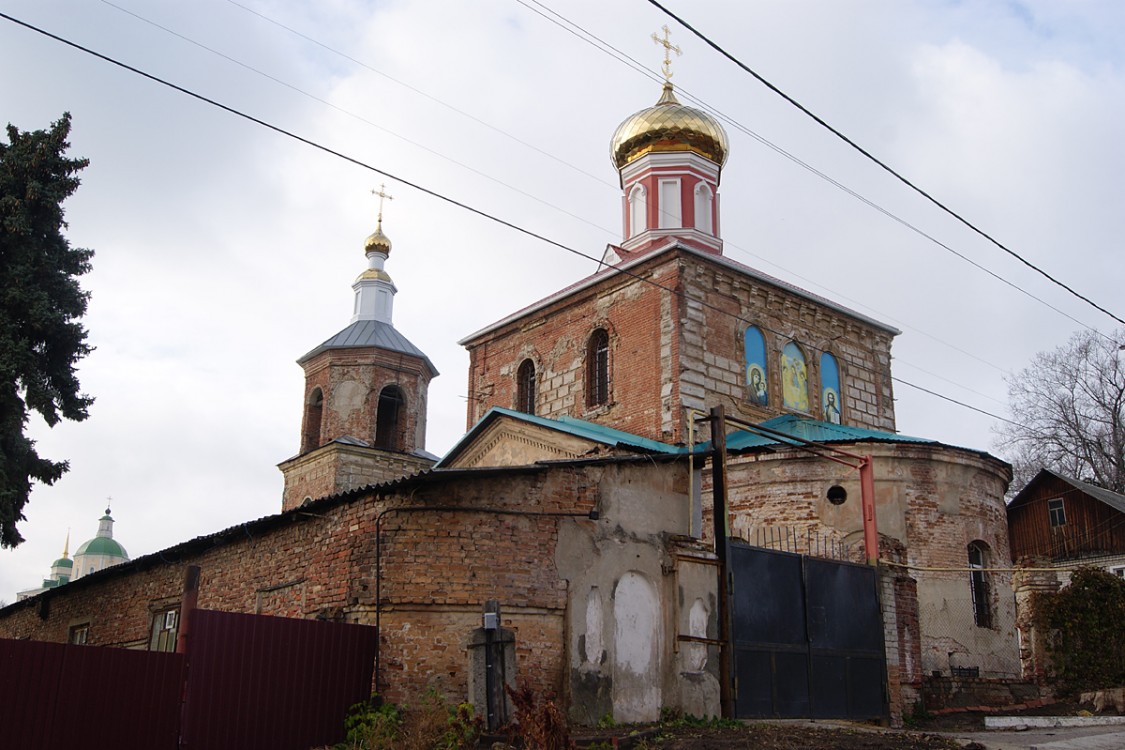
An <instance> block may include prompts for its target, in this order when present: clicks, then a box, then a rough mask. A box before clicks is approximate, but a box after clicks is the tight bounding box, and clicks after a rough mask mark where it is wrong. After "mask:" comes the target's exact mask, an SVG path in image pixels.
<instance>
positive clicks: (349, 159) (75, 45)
mask: <svg viewBox="0 0 1125 750" xmlns="http://www.w3.org/2000/svg"><path fill="white" fill-rule="evenodd" d="M0 18H3V19H5V20H8V21H10V22H12V23H15V24H17V25H19V26H22V27H24V28H26V29H28V30H30V31H34V32H36V33H38V34H41V35H43V36H45V37H48V38H50V39H53V40H55V41H57V42H60V43H62V44H65V45H66V46H68V47H71V48H73V49H77V50H79V51H81V52H84V53H86V54H88V55H91V56H93V57H96V58H98V59H100V60H103V61H105V62H107V63H110V64H111V65H115V66H117V67H119V68H122V69H124V70H127V71H129V72H131V73H134V74H136V75H139V76H141V77H142V78H146V79H148V80H150V81H152V82H154V83H158V84H160V85H162V86H166V87H168V88H170V89H172V90H174V91H178V92H180V93H182V94H185V95H187V96H189V97H191V98H193V99H196V100H198V101H201V102H203V103H205V104H209V105H211V106H213V107H216V108H218V109H221V110H223V111H224V112H227V113H229V114H232V115H234V116H235V117H239V118H241V119H243V120H246V121H248V122H252V123H254V124H256V125H259V126H261V127H263V128H266V129H267V130H271V131H273V132H275V133H277V134H279V135H283V136H286V137H288V138H291V139H293V140H295V141H298V142H300V143H303V144H305V145H306V146H310V147H312V148H314V149H317V150H319V151H322V152H324V153H326V154H329V155H331V156H335V157H337V158H339V159H342V160H344V161H346V162H349V163H351V164H354V165H356V166H358V167H361V168H363V169H366V170H369V171H371V172H374V173H376V174H378V175H381V176H383V177H385V178H387V179H389V180H394V181H396V182H398V183H400V184H403V185H406V186H407V187H410V188H413V189H415V190H417V191H419V192H421V193H423V194H425V195H428V196H430V197H432V198H436V199H437V200H439V201H442V202H444V203H448V204H450V205H452V206H455V207H457V208H460V209H462V210H464V211H468V212H469V213H472V214H475V215H476V216H479V217H481V218H483V219H487V220H488V221H491V222H494V223H496V224H499V225H501V226H504V227H507V228H508V229H511V230H513V231H516V232H518V233H520V234H523V235H525V236H528V237H531V238H533V239H536V240H539V241H540V242H543V243H545V244H547V245H551V246H553V247H556V248H559V249H560V250H564V251H566V252H568V253H571V254H572V255H576V256H578V257H581V258H585V259H587V260H590V261H594V262H595V263H597V264H598V265H599V266H601V265H602V261H601V259H600V258H596V257H594V256H592V255H589V254H588V253H584V252H582V251H581V250H577V249H575V248H572V247H570V246H569V245H566V244H563V243H562V242H559V241H557V240H553V239H551V238H549V237H546V236H544V235H542V234H539V233H537V232H534V231H532V230H530V229H527V228H525V227H522V226H520V225H518V224H515V223H513V222H511V221H508V220H506V219H503V218H500V217H498V216H496V215H494V214H491V213H488V212H487V211H484V210H483V209H479V208H476V207H474V206H471V205H469V204H467V203H463V202H461V201H459V200H456V199H454V198H451V197H449V196H447V195H444V194H442V193H439V192H437V191H436V190H432V189H430V188H427V187H425V186H423V185H420V184H418V183H416V182H412V181H411V180H408V179H405V178H403V177H400V176H398V175H395V174H392V173H390V172H387V171H386V170H383V169H380V168H378V167H375V166H373V165H371V164H367V163H366V162H364V161H361V160H360V159H357V158H355V157H352V156H348V155H347V154H344V153H342V152H340V151H336V150H334V149H332V148H329V147H328V146H325V145H323V144H321V143H318V142H316V141H313V140H311V139H309V138H305V137H304V136H301V135H298V134H296V133H294V132H292V131H289V130H286V129H285V128H282V127H280V126H278V125H274V124H272V123H270V122H267V121H266V120H263V119H261V118H258V117H255V116H254V115H251V114H248V113H246V112H243V111H241V110H239V109H235V108H234V107H231V106H229V105H226V104H223V103H222V102H219V101H217V100H215V99H211V98H210V97H207V96H204V95H203V94H200V93H197V92H195V91H192V90H191V89H188V88H185V87H183V86H180V85H178V84H175V83H172V82H171V81H168V80H165V79H163V78H160V77H159V76H156V75H153V74H152V73H148V72H146V71H144V70H141V69H139V68H136V67H134V66H132V65H129V64H128V63H125V62H122V61H120V60H117V59H115V58H112V57H109V56H108V55H105V54H102V53H100V52H97V51H95V50H92V49H90V48H88V47H85V46H83V45H81V44H78V43H77V42H73V41H70V40H69V39H66V38H64V37H61V36H59V35H57V34H54V33H51V32H49V31H46V30H45V29H41V28H39V27H37V26H34V25H32V24H30V23H27V22H25V21H21V20H19V19H18V18H14V17H13V16H10V15H8V14H6V13H4V12H2V11H0ZM607 270H608V271H612V273H613V274H617V275H624V276H628V277H630V278H632V279H634V280H637V281H640V282H642V283H646V284H649V285H651V286H653V287H656V288H658V289H661V290H663V291H666V292H668V293H670V294H672V295H675V296H678V297H685V298H686V294H685V293H684V292H682V291H678V290H676V289H674V288H672V287H668V286H665V285H663V284H661V283H659V282H657V281H654V280H653V279H651V278H648V277H646V276H644V275H642V274H639V273H636V272H633V271H630V270H628V269H623V268H617V267H609V268H608V269H607ZM607 278H608V276H607ZM694 301H696V302H698V303H699V304H700V305H701V306H702V307H705V308H707V309H710V310H712V311H714V312H717V313H718V314H720V315H724V316H727V317H730V318H732V319H734V320H736V321H738V322H739V323H742V324H745V325H756V326H758V327H759V328H762V329H763V330H767V331H769V332H770V333H774V334H777V335H782V336H785V335H786V334H784V332H782V331H778V330H774V329H771V328H769V327H768V326H765V325H764V324H762V323H760V322H754V321H750V320H748V319H746V318H743V317H742V316H741V315H737V314H735V313H731V312H728V311H727V310H724V309H723V308H721V307H719V306H717V305H714V304H711V303H709V302H707V301H706V300H694ZM806 346H807V348H809V349H811V350H813V351H818V352H821V353H831V352H826V350H823V349H819V348H818V347H815V346H813V345H812V344H806ZM848 365H849V366H850V367H854V368H855V369H858V370H865V371H867V372H870V373H872V374H874V375H876V376H878V375H881V372H880V371H878V370H876V369H874V368H871V367H867V366H864V365H862V364H859V363H854V362H849V363H848ZM890 379H891V380H892V381H893V382H897V383H902V384H903V385H907V386H910V387H912V388H915V389H917V390H920V391H923V392H925V393H928V394H930V395H933V396H936V397H938V398H941V399H943V400H945V401H949V402H950V403H954V404H957V405H959V406H962V407H964V408H966V409H970V410H972V411H976V412H979V413H981V414H984V415H986V416H989V417H992V418H994V419H999V420H1001V421H1004V422H1008V423H1010V424H1013V425H1016V426H1019V427H1023V428H1025V429H1029V430H1031V429H1032V428H1030V427H1028V426H1027V425H1022V424H1020V423H1018V422H1014V421H1012V420H1010V419H1006V418H1004V417H1001V416H999V415H996V414H992V413H991V412H987V411H985V410H983V409H979V408H977V407H974V406H971V405H969V404H966V403H964V402H962V401H958V400H957V399H954V398H951V397H949V396H944V395H942V394H940V393H938V392H936V391H932V390H929V389H927V388H923V387H921V386H918V385H915V384H913V383H910V382H908V381H905V380H902V379H901V378H896V377H894V376H891V378H890Z"/></svg>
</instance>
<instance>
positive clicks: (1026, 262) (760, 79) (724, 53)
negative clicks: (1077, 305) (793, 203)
mask: <svg viewBox="0 0 1125 750" xmlns="http://www.w3.org/2000/svg"><path fill="white" fill-rule="evenodd" d="M648 2H649V3H651V4H652V5H654V6H656V7H657V8H659V9H660V10H661V11H663V12H664V13H665V14H666V15H667V16H669V17H670V18H672V19H674V20H675V21H676V22H677V23H679V24H681V25H682V26H683V27H684V28H685V29H687V30H688V31H690V32H691V33H693V34H695V35H696V36H697V37H699V39H700V40H702V41H703V43H704V44H706V45H707V46H709V47H711V48H712V49H713V50H715V51H716V52H718V53H719V54H720V55H722V56H723V57H725V58H727V59H728V60H730V61H731V62H732V63H734V64H735V65H737V66H738V67H739V68H741V69H742V70H743V71H745V72H746V73H748V74H749V75H751V76H753V77H754V78H755V79H756V80H757V81H758V82H759V83H761V84H762V85H764V86H765V87H766V88H768V89H769V90H770V91H772V92H774V93H775V94H777V95H778V96H780V97H781V98H783V99H784V100H785V101H787V102H789V103H790V104H792V105H793V106H794V107H796V108H797V109H799V110H800V111H801V112H803V113H804V114H805V115H808V116H809V117H810V118H812V119H813V121H815V122H816V123H817V124H818V125H820V126H821V127H823V128H825V129H826V130H828V132H830V133H832V134H833V135H834V136H836V137H837V138H839V139H840V140H842V141H843V142H844V143H846V144H848V145H849V146H850V147H852V148H853V149H855V150H856V151H858V152H859V153H860V154H862V155H863V156H865V157H866V158H867V159H869V160H870V161H872V162H873V163H875V164H876V165H878V166H879V167H880V168H882V169H883V170H885V171H886V172H888V173H889V174H891V175H892V176H893V177H895V178H896V179H897V180H898V181H899V182H901V183H902V184H904V185H906V186H907V187H909V188H910V189H911V190H913V191H914V192H916V193H918V195H921V196H922V197H923V198H925V199H926V200H927V201H929V202H930V203H932V204H934V205H935V206H937V207H938V208H940V209H941V210H942V211H944V212H945V213H947V214H949V215H950V216H952V217H953V218H954V219H956V220H957V221H959V222H960V223H961V224H963V225H965V226H966V227H968V228H969V229H970V230H972V231H973V232H975V233H976V234H978V235H980V236H981V237H983V238H984V239H985V240H987V241H988V242H990V243H992V244H993V245H995V246H996V247H998V248H1000V249H1001V250H1003V251H1004V252H1006V253H1007V254H1008V255H1010V256H1012V257H1013V258H1015V259H1016V260H1018V261H1019V262H1020V263H1022V264H1024V265H1025V266H1027V267H1028V268H1030V269H1031V270H1033V271H1035V272H1036V273H1038V274H1039V275H1040V276H1042V277H1043V278H1045V279H1047V280H1048V281H1050V282H1051V283H1052V284H1055V285H1056V286H1059V287H1061V288H1062V289H1065V290H1066V291H1068V292H1070V293H1071V294H1072V295H1074V296H1075V297H1077V298H1078V299H1080V300H1082V301H1083V302H1085V303H1086V304H1088V305H1090V306H1091V307H1093V308H1095V309H1096V310H1099V311H1101V312H1103V313H1105V314H1106V315H1108V316H1109V317H1111V318H1113V319H1114V320H1116V321H1117V322H1118V323H1121V324H1125V319H1122V318H1119V317H1117V316H1116V315H1114V314H1113V313H1111V312H1110V311H1109V310H1107V309H1105V308H1104V307H1102V306H1101V305H1099V304H1097V303H1096V302H1094V301H1093V300H1091V299H1090V298H1089V297H1086V296H1085V295H1083V294H1080V293H1079V292H1077V291H1075V290H1074V289H1072V288H1071V287H1069V286H1067V285H1066V284H1064V283H1063V282H1062V281H1060V280H1059V279H1056V278H1055V277H1054V276H1052V275H1051V274H1049V273H1047V272H1046V271H1044V270H1043V269H1042V268H1040V267H1039V266H1037V265H1035V264H1034V263H1032V262H1031V261H1029V260H1027V259H1026V258H1024V257H1023V256H1022V255H1020V254H1019V253H1017V252H1016V251H1014V250H1012V249H1011V248H1009V247H1008V246H1007V245H1005V244H1003V243H1002V242H1000V241H999V240H997V239H996V238H994V237H993V236H992V235H990V234H988V233H987V232H985V231H984V230H983V229H980V228H978V227H977V226H976V225H975V224H973V223H972V222H970V221H969V220H968V219H966V218H964V217H963V216H961V215H960V214H959V213H957V212H956V211H954V210H953V209H951V208H949V207H948V206H946V205H945V204H944V203H942V202H941V201H939V200H937V199H936V198H934V197H933V196H932V195H930V194H929V193H927V192H926V191H925V190H923V189H922V188H920V187H918V186H917V185H915V184H914V183H913V182H911V181H910V180H908V179H907V178H906V177H904V176H903V175H901V174H900V173H898V172H897V171H895V170H894V169H892V168H891V167H890V166H888V165H887V164H886V163H885V162H883V161H881V160H880V159H879V158H878V157H876V156H874V155H873V154H872V153H871V152H869V151H867V150H866V149H865V148H863V147H862V146H860V145H859V144H857V143H856V142H855V141H853V140H852V139H851V138H848V137H847V136H846V135H844V134H843V133H841V132H840V131H839V130H837V129H836V128H834V127H832V126H831V125H829V124H828V123H827V122H825V121H824V120H823V119H821V118H820V117H818V116H817V115H816V114H814V113H813V112H812V111H810V110H809V109H808V108H807V107H805V106H804V105H803V104H801V103H800V102H798V101H797V100H796V99H794V98H793V97H791V96H789V95H788V94H786V93H785V92H784V91H782V90H781V89H779V88H778V87H777V86H774V85H773V84H772V83H770V82H769V81H767V80H766V79H765V78H763V77H762V76H761V75H759V74H758V73H756V72H755V71H754V70H752V69H751V68H750V67H749V66H747V65H746V64H745V63H743V62H742V61H741V60H739V59H738V58H737V57H735V56H734V55H732V54H730V53H729V52H727V51H726V50H725V49H723V48H722V47H721V46H719V45H718V44H716V43H715V42H713V41H711V39H709V38H708V37H707V36H706V35H704V34H703V33H702V32H700V31H698V30H697V29H696V28H695V27H694V26H692V25H691V24H690V23H688V22H687V21H685V20H684V19H683V18H681V17H680V16H677V15H676V14H675V13H673V12H672V11H670V10H668V9H667V8H665V7H664V6H663V5H661V4H660V3H659V2H658V0H648Z"/></svg>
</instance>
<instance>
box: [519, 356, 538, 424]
mask: <svg viewBox="0 0 1125 750" xmlns="http://www.w3.org/2000/svg"><path fill="white" fill-rule="evenodd" d="M516 410H517V411H522V412H524V413H525V414H534V413H535V363H534V362H532V361H531V360H530V359H525V360H524V361H523V362H521V363H520V369H519V372H517V373H516Z"/></svg>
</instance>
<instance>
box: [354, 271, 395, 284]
mask: <svg viewBox="0 0 1125 750" xmlns="http://www.w3.org/2000/svg"><path fill="white" fill-rule="evenodd" d="M366 279H377V280H379V281H390V282H391V283H392V284H393V283H394V282H393V281H391V277H390V274H388V273H387V272H386V271H384V270H383V269H381V268H368V269H367V270H366V271H364V272H363V273H361V274H360V275H359V276H357V277H356V281H364V280H366Z"/></svg>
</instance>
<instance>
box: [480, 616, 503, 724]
mask: <svg viewBox="0 0 1125 750" xmlns="http://www.w3.org/2000/svg"><path fill="white" fill-rule="evenodd" d="M482 625H483V628H484V693H485V714H486V715H485V726H486V727H487V728H488V731H490V732H491V731H494V730H496V729H497V728H498V727H499V726H500V722H499V719H498V716H497V714H498V713H499V712H498V710H497V706H496V700H497V696H496V677H497V675H496V631H497V630H499V629H500V602H498V601H496V600H494V599H490V600H488V601H487V602H485V604H484V618H483V623H482ZM502 679H503V676H502V675H501V680H502ZM501 700H502V698H501Z"/></svg>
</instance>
